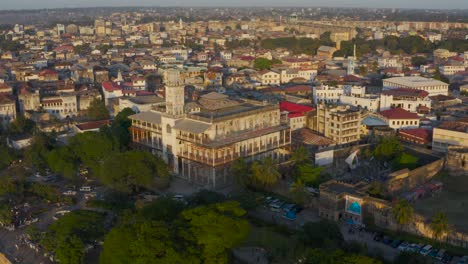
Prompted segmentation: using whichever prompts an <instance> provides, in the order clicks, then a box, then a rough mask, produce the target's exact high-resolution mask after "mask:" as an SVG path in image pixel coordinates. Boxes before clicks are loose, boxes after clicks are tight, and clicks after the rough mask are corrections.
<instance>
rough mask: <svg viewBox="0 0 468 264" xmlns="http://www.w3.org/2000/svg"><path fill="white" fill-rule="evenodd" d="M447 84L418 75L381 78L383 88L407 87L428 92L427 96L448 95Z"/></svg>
mask: <svg viewBox="0 0 468 264" xmlns="http://www.w3.org/2000/svg"><path fill="white" fill-rule="evenodd" d="M448 86H449V85H448V84H446V83H444V82H441V81H438V80H435V79H430V78H424V77H419V76H413V77H394V78H388V79H384V80H383V88H384V90H391V89H396V88H409V89H417V90H423V91H426V92H428V93H429V96H434V95H439V94H441V95H448Z"/></svg>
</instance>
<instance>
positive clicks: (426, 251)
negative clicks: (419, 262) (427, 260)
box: [419, 245, 432, 256]
mask: <svg viewBox="0 0 468 264" xmlns="http://www.w3.org/2000/svg"><path fill="white" fill-rule="evenodd" d="M431 250H432V246H431V245H425V246H424V247H423V248H421V250H420V251H419V254H421V255H423V256H427V254H429V252H431Z"/></svg>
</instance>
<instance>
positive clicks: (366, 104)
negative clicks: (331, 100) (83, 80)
mask: <svg viewBox="0 0 468 264" xmlns="http://www.w3.org/2000/svg"><path fill="white" fill-rule="evenodd" d="M340 103H342V104H345V105H352V106H355V107H359V108H361V109H366V110H368V111H371V112H377V111H379V106H380V98H379V96H376V95H365V96H362V97H357V96H352V95H344V94H343V95H341V96H340Z"/></svg>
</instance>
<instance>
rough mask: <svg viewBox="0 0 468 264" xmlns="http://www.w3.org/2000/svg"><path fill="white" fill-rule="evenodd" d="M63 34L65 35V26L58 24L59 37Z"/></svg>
mask: <svg viewBox="0 0 468 264" xmlns="http://www.w3.org/2000/svg"><path fill="white" fill-rule="evenodd" d="M63 34H65V25H64V24H57V35H59V36H61V35H63Z"/></svg>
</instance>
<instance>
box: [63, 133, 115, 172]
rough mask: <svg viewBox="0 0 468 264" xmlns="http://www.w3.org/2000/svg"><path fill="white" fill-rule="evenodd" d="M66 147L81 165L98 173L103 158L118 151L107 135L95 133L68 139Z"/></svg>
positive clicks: (81, 134)
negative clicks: (67, 146)
mask: <svg viewBox="0 0 468 264" xmlns="http://www.w3.org/2000/svg"><path fill="white" fill-rule="evenodd" d="M68 145H69V147H70V149H71V150H72V151H73V152H74V153H75V154H76V156H77V157H78V159H79V162H80V163H81V164H83V165H84V166H86V167H89V168H91V169H93V170H95V171H99V167H100V166H101V164H102V162H103V161H104V159H105V158H107V157H109V156H111V155H113V153H115V152H116V151H117V150H118V146H117V145H116V144H115V143H114V141H113V140H112V139H111V138H109V137H108V135H106V134H105V133H95V132H85V133H80V134H78V135H76V136H74V137H72V138H70V140H69V141H68Z"/></svg>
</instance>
